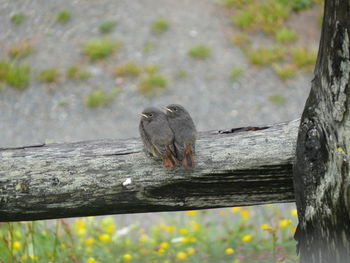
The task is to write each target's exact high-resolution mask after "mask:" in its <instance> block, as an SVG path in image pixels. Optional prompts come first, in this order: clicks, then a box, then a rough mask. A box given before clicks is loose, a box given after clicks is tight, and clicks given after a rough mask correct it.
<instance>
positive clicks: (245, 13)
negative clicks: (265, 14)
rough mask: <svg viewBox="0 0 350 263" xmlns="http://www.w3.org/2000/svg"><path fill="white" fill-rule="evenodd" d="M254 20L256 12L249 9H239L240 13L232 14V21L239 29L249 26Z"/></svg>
mask: <svg viewBox="0 0 350 263" xmlns="http://www.w3.org/2000/svg"><path fill="white" fill-rule="evenodd" d="M255 21H256V14H255V13H254V12H253V11H252V10H249V9H245V10H242V11H240V13H238V14H236V15H234V16H232V23H233V24H234V25H236V26H238V27H239V28H241V29H248V28H251V27H252V25H253V23H255Z"/></svg>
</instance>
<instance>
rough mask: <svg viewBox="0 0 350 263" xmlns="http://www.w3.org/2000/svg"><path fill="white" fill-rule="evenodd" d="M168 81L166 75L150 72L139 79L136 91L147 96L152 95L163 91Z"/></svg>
mask: <svg viewBox="0 0 350 263" xmlns="http://www.w3.org/2000/svg"><path fill="white" fill-rule="evenodd" d="M168 83H169V80H168V79H167V78H166V77H164V76H162V75H160V74H150V75H147V76H145V77H143V78H142V79H141V82H140V85H139V88H138V91H139V92H140V93H141V94H143V95H146V96H147V97H152V96H154V95H157V94H159V93H161V92H162V91H164V89H165V87H166V86H167V85H168Z"/></svg>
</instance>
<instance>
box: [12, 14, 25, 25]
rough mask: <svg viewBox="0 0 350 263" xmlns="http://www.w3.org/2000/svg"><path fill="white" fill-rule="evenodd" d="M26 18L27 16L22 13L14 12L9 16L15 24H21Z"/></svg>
mask: <svg viewBox="0 0 350 263" xmlns="http://www.w3.org/2000/svg"><path fill="white" fill-rule="evenodd" d="M26 19H27V16H26V15H25V14H24V13H20V12H19V13H16V14H13V15H12V16H11V22H12V23H13V24H15V25H17V26H19V25H20V24H22V23H23V22H24V21H25V20H26Z"/></svg>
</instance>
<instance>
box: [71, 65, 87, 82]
mask: <svg viewBox="0 0 350 263" xmlns="http://www.w3.org/2000/svg"><path fill="white" fill-rule="evenodd" d="M66 76H67V77H68V78H70V79H74V80H82V79H87V78H89V77H90V76H91V73H90V71H88V70H87V69H85V68H83V67H81V66H78V65H72V66H70V67H69V68H68V69H67V71H66Z"/></svg>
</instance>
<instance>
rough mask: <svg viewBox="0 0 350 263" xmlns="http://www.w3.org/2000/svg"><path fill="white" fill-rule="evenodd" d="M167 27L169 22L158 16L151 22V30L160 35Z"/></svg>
mask: <svg viewBox="0 0 350 263" xmlns="http://www.w3.org/2000/svg"><path fill="white" fill-rule="evenodd" d="M169 27H170V22H169V21H168V20H167V19H166V18H164V17H162V16H160V17H158V18H157V19H156V20H155V21H154V22H153V23H152V32H153V33H154V34H157V35H160V34H163V33H165V32H166V31H167V30H168V29H169Z"/></svg>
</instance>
